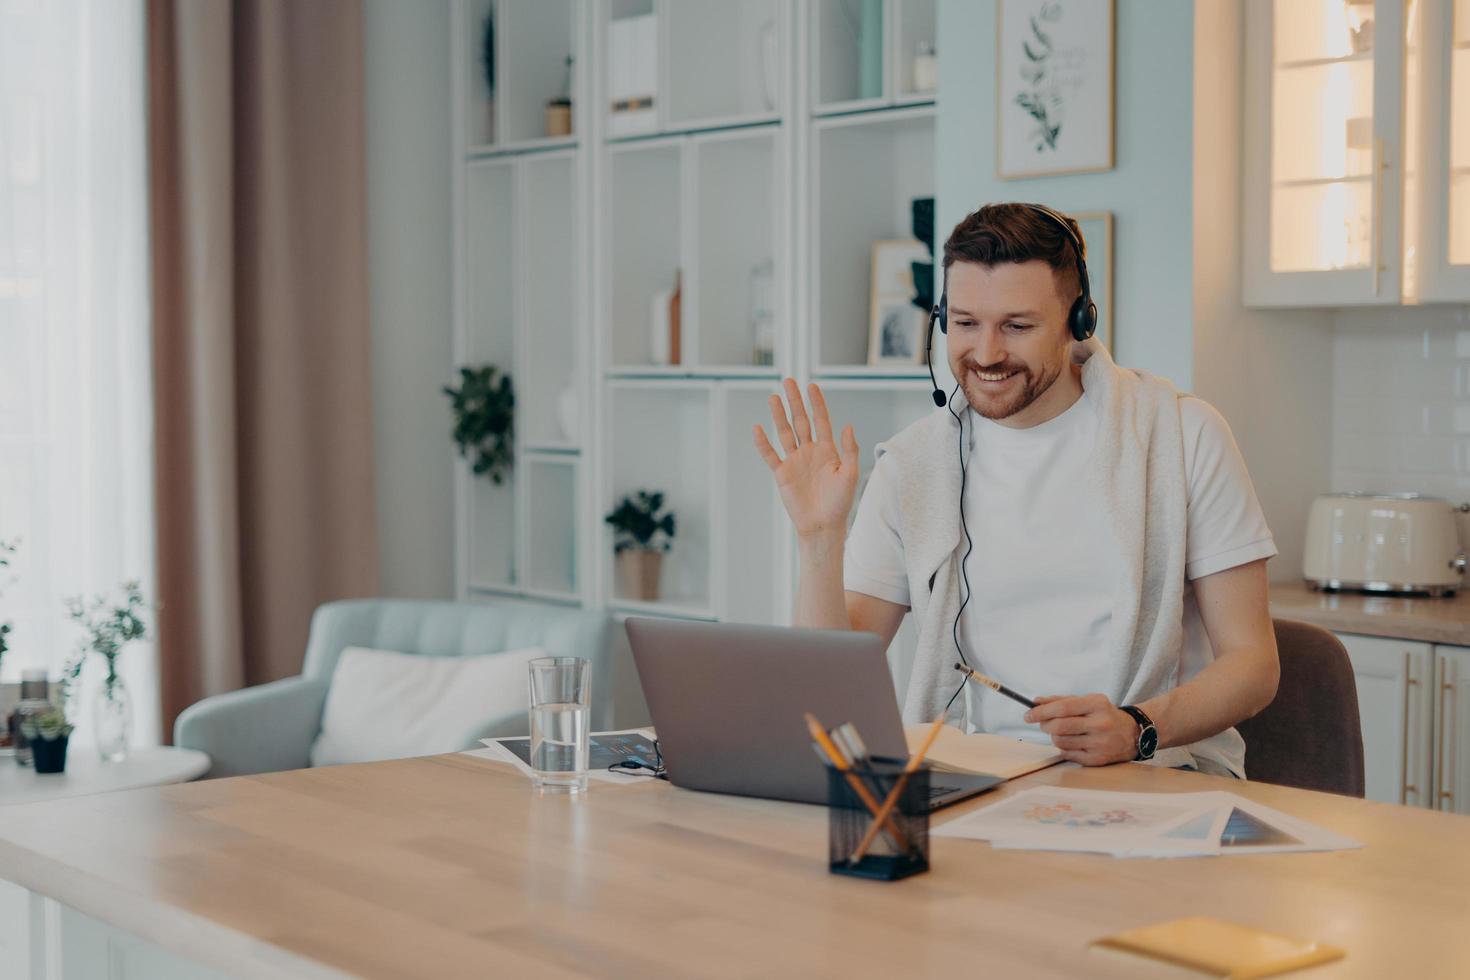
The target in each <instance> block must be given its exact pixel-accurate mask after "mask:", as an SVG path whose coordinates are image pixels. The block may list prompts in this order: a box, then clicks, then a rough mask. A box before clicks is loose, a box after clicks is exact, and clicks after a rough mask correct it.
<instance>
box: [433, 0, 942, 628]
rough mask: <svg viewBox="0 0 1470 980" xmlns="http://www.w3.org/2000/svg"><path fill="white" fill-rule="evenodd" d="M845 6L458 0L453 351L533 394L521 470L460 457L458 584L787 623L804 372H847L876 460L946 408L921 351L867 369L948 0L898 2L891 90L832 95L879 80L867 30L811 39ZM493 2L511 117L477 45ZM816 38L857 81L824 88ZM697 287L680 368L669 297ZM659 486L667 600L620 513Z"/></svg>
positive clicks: (502, 89) (683, 296) (866, 462)
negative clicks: (790, 502) (873, 274)
mask: <svg viewBox="0 0 1470 980" xmlns="http://www.w3.org/2000/svg"><path fill="white" fill-rule="evenodd" d="M860 6H861V4H860V3H859V2H857V0H847V3H846V7H847V8H850V9H852V10H859V9H860ZM843 9H844V7H843V4H841V3H837V2H835V0H812V2H807V0H492V2H486V0H456V12H455V18H454V35H453V37H452V38H451V44H450V50H451V54H452V56H453V57H454V58H455V59H456V67H455V71H454V77H455V78H456V80H457V81H456V100H457V102H456V111H455V115H454V118H455V119H456V121H457V123H456V133H455V160H456V165H455V174H454V185H455V214H456V220H457V224H458V227H457V239H456V249H455V254H456V325H457V330H456V336H457V343H456V365H458V364H481V363H486V362H490V363H494V364H497V365H499V366H508V367H509V369H510V370H511V373H512V376H513V379H514V382H515V388H516V392H517V416H516V447H515V449H516V458H515V463H514V470H513V476H512V478H511V479H510V480H508V481H507V483H506V484H505V485H503V486H495V485H494V484H492V483H491V482H490V481H489V480H488V479H485V478H483V477H481V478H473V477H471V475H470V474H469V473H468V471H467V469H466V467H464V466H463V465H462V464H457V466H458V478H457V487H458V490H459V492H458V504H457V507H458V517H457V520H458V525H457V526H458V528H459V529H460V533H459V534H458V535H457V539H458V541H459V549H460V555H459V579H458V581H459V592H460V594H461V596H463V597H472V596H474V595H477V594H488V593H494V594H514V595H519V596H523V597H526V598H530V599H538V600H548V601H556V602H577V603H581V604H584V605H589V606H606V607H609V608H611V609H613V610H614V611H615V612H617V613H618V614H641V615H660V616H673V617H685V618H697V619H717V620H734V621H745V622H774V623H789V622H790V620H791V612H792V610H791V596H792V594H793V588H794V573H795V568H794V564H795V555H796V549H795V542H794V539H793V535H792V532H791V528H790V524H789V522H788V520H787V518H786V515H785V512H784V510H783V509H782V507H781V503H780V498H779V495H778V494H777V492H776V488H775V486H774V483H773V481H772V480H771V477H770V473H769V472H768V470H767V469H766V466H765V464H764V463H763V462H762V461H761V459H760V457H759V456H758V455H757V454H756V452H755V449H754V445H753V441H752V436H751V426H752V425H753V424H757V423H760V424H766V425H769V421H770V409H769V406H768V403H767V402H768V398H769V396H770V395H771V394H772V393H774V392H776V391H778V390H779V384H780V378H781V377H783V376H792V377H795V378H796V379H797V380H798V381H799V382H801V383H802V384H803V385H804V384H805V383H806V381H808V380H810V379H811V378H814V377H820V378H821V379H822V384H823V386H824V390H826V392H827V394H828V400H829V403H830V404H831V405H832V408H833V412H834V415H835V417H836V421H837V422H838V423H839V425H840V424H845V423H848V422H850V423H852V424H853V425H854V426H855V427H856V429H857V433H858V438H859V440H860V444H861V446H862V449H863V467H864V472H865V474H866V472H867V469H868V467H870V466H871V463H872V447H873V444H874V443H876V442H878V441H881V440H882V439H885V438H887V437H888V436H890V435H892V434H893V433H895V432H897V431H898V430H899V429H900V428H902V427H903V426H904V425H906V424H908V423H909V422H910V421H912V420H913V419H915V418H918V417H919V416H921V415H923V414H924V413H925V412H926V411H930V410H932V407H931V406H930V403H929V400H928V394H927V388H926V386H925V385H924V384H921V383H919V382H918V381H917V380H915V378H916V377H918V376H922V374H923V366H922V364H919V363H915V364H914V365H913V367H912V370H909V369H907V368H899V369H898V370H895V369H894V368H893V367H886V368H884V369H875V368H869V367H868V366H867V335H868V328H867V324H868V296H869V276H870V257H871V247H870V245H871V242H872V241H874V240H880V239H893V238H906V237H909V224H910V206H911V202H912V199H913V198H916V197H929V196H932V195H933V192H934V163H933V149H934V116H933V106H932V104H931V103H932V100H933V97H934V96H933V93H932V92H924V91H918V90H916V89H915V87H914V85H913V84H912V82H913V80H914V78H915V73H914V69H913V56H914V53H915V52H917V51H919V50H920V45H921V44H923V45H925V46H927V45H932V42H933V34H934V3H933V0H886V2H880V3H879V4H878V9H877V14H876V22H877V23H878V25H879V28H878V29H879V30H880V31H881V32H882V37H881V39H880V42H881V47H882V50H883V52H884V54H883V67H882V68H881V74H882V81H881V91H880V92H879V93H878V95H877V97H875V98H873V99H856V98H853V97H850V96H848V95H844V94H843V93H842V92H840V91H838V89H837V88H834V87H833V86H836V85H840V84H845V83H844V82H842V81H841V80H842V79H844V78H849V77H850V78H853V79H856V78H857V77H858V68H857V66H856V65H855V64H852V63H848V64H844V59H847V60H848V61H849V62H850V61H851V60H852V59H855V58H856V57H857V50H856V48H854V47H852V46H850V45H849V46H848V47H846V48H844V47H843V46H842V45H841V44H839V43H837V41H836V40H835V39H829V41H828V42H827V43H826V45H825V46H823V45H821V44H819V43H818V37H817V36H816V35H815V34H814V33H813V32H814V31H821V30H827V29H829V28H831V29H835V27H834V24H835V21H834V20H833V18H834V17H840V16H842V13H843ZM492 11H493V13H494V16H495V17H496V46H497V51H498V55H497V67H498V69H499V70H498V71H497V80H496V93H497V94H496V108H495V113H494V124H493V125H492V124H491V123H490V122H489V121H488V120H489V118H490V117H489V113H488V111H487V108H486V106H485V101H486V100H485V98H484V94H483V93H484V86H483V66H482V65H481V63H480V61H479V48H480V45H481V43H482V39H483V26H484V18H485V17H486V16H488V15H490V13H491V12H492ZM869 15H870V17H871V16H873V13H872V11H870V14H869ZM639 18H649V19H648V20H643V21H639V20H638V19H639ZM630 26H635V27H637V30H638V31H641V32H642V34H641V35H640V36H641V37H642V38H644V39H645V40H646V41H647V53H648V57H650V58H652V59H653V60H654V61H655V62H656V66H657V67H656V70H655V71H653V72H652V73H650V74H648V78H649V79H650V80H649V81H648V83H647V84H648V87H649V88H651V90H652V91H651V92H649V93H648V95H649V98H650V99H651V105H649V106H648V107H646V110H645V111H644V112H643V114H642V115H641V116H639V117H637V118H636V119H632V118H631V117H627V116H620V117H618V118H616V119H614V118H613V113H614V110H613V108H612V104H613V102H614V101H616V100H615V99H614V97H613V96H614V94H615V92H614V88H615V86H617V87H620V88H619V91H620V92H621V93H623V94H626V93H627V92H630V91H632V90H633V89H636V88H637V87H638V86H639V85H640V84H643V83H642V82H640V81H638V80H636V79H635V80H634V81H632V82H630V81H629V76H628V75H627V73H626V66H624V67H621V68H620V67H618V66H615V65H613V64H612V63H611V62H610V60H609V59H610V57H611V52H610V50H609V35H610V34H612V33H613V32H614V31H615V30H616V31H619V32H625V31H627V30H628V29H629V27H630ZM623 43H626V42H623ZM819 49H820V50H821V58H822V59H823V61H822V63H823V64H824V65H825V70H826V71H827V72H829V73H830V74H831V78H832V79H834V80H835V81H832V82H831V83H830V84H829V85H828V87H827V89H824V90H823V91H825V92H827V93H828V94H826V95H824V96H823V97H822V98H821V99H820V100H819V99H818V98H817V97H816V94H815V93H816V92H817V90H818V88H819V87H820V85H821V82H820V79H818V78H817V76H816V75H815V72H816V70H817V57H818V55H817V52H818V50H819ZM925 50H927V47H925ZM568 56H570V57H572V59H573V63H574V66H575V70H574V71H573V73H572V77H573V90H572V101H573V107H574V120H573V132H574V134H575V135H574V136H573V137H571V138H570V139H560V140H547V139H544V138H541V137H539V136H538V135H537V131H536V129H535V127H534V122H535V120H536V119H537V118H538V117H537V115H536V114H537V113H538V112H540V111H541V109H542V107H543V104H544V101H545V100H546V99H547V98H549V97H551V96H553V95H556V94H559V88H558V87H559V86H560V85H561V84H562V81H561V77H563V76H557V77H555V78H553V73H552V71H551V69H550V67H549V66H551V65H563V66H564V64H565V59H566V58H567V57H568ZM906 79H907V80H908V81H905V80H906ZM630 119H631V121H633V122H635V123H636V125H633V126H632V127H631V129H630V127H629V125H628V124H629V122H630ZM615 125H616V128H617V132H616V134H615V133H614V127H615ZM829 248H830V251H831V253H832V255H833V256H837V260H835V261H834V260H832V259H830V258H829V257H828V256H827V251H828V249H829ZM819 256H820V257H821V258H820V261H819ZM676 281H677V282H678V284H679V290H680V316H679V321H680V332H679V349H680V357H679V363H677V364H670V363H662V358H660V357H659V356H658V355H659V354H660V353H661V351H660V350H659V349H660V348H664V347H667V346H670V340H671V338H669V337H668V336H667V335H666V334H665V335H663V336H660V337H657V338H656V336H655V332H654V320H655V317H654V311H655V307H656V304H659V303H663V302H666V300H667V297H666V296H664V295H663V294H666V293H668V292H670V291H672V290H673V289H674V288H675V284H676ZM916 313H917V311H916ZM758 328H759V329H758ZM818 365H820V368H818V367H817V366H818ZM829 379H830V380H829ZM640 489H648V490H657V491H662V492H663V493H664V494H665V500H666V506H667V507H668V508H669V509H670V510H672V511H673V512H674V514H675V517H676V521H677V533H676V535H675V538H674V542H673V548H672V550H671V551H670V552H669V553H668V554H667V555H666V556H665V561H664V569H663V573H662V584H661V591H660V596H659V598H658V599H657V600H656V601H651V602H649V601H642V600H638V599H634V598H630V597H628V596H625V595H622V594H620V591H619V585H618V582H617V576H616V574H615V563H614V560H613V550H612V541H613V535H612V531H611V529H610V528H609V527H607V525H606V523H605V522H604V520H603V516H604V515H605V514H606V513H608V512H609V511H610V510H611V509H612V507H613V505H614V504H615V503H616V502H617V500H618V499H620V498H621V497H622V496H624V495H627V494H631V493H634V492H635V491H637V490H640Z"/></svg>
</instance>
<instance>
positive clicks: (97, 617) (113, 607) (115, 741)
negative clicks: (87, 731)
mask: <svg viewBox="0 0 1470 980" xmlns="http://www.w3.org/2000/svg"><path fill="white" fill-rule="evenodd" d="M122 588H123V598H122V601H121V602H114V603H111V604H109V601H108V600H107V599H105V598H104V597H102V596H97V597H96V598H95V599H94V600H93V601H92V603H91V605H84V604H83V602H82V597H81V596H75V597H73V598H71V599H68V600H66V608H67V615H68V616H70V617H71V620H72V622H74V623H76V624H77V625H78V626H80V627H82V629H84V630H86V632H87V636H86V639H85V640H84V641H83V642H82V645H81V649H80V650H79V651H78V653H77V656H76V657H75V658H74V659H73V660H72V662H71V664H69V665H68V666H67V670H66V678H65V679H64V680H63V682H62V700H63V702H64V701H65V700H66V697H67V695H68V689H69V687H70V683H71V682H73V681H75V680H76V678H77V675H78V674H79V673H81V669H82V663H83V661H84V660H85V658H86V656H87V654H88V653H90V652H96V653H99V654H101V655H102V658H103V659H104V660H105V661H107V676H106V678H104V680H103V682H102V689H101V690H100V691H98V692H97V697H96V699H95V700H94V701H93V702H92V721H93V723H94V725H95V726H96V729H97V731H96V734H97V750H98V751H99V752H101V753H102V758H103V759H106V760H108V761H109V762H121V761H122V760H123V759H126V758H127V755H128V745H129V743H130V742H131V741H132V735H133V699H132V696H131V695H130V694H129V693H128V689H127V685H125V684H124V683H123V680H122V678H121V677H119V676H118V674H117V658H118V657H119V656H121V654H122V649H123V647H124V646H126V645H127V644H129V643H131V642H133V641H134V640H142V639H146V638H147V636H148V625H147V624H146V623H145V622H144V621H143V612H144V610H145V609H146V608H147V607H146V606H145V605H144V603H143V589H142V586H140V585H139V584H138V583H137V582H124V583H123V586H122Z"/></svg>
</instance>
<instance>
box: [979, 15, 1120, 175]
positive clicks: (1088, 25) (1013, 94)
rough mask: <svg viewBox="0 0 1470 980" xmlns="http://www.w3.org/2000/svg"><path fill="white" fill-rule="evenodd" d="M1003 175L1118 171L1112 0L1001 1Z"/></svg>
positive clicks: (998, 146)
mask: <svg viewBox="0 0 1470 980" xmlns="http://www.w3.org/2000/svg"><path fill="white" fill-rule="evenodd" d="M996 46H997V50H996V59H995V72H996V78H995V82H996V84H995V92H996V96H995V99H996V105H995V127H996V133H995V153H996V173H997V174H998V175H999V176H1000V177H1002V178H1012V177H1038V176H1042V175H1045V174H1075V173H1089V172H1092V171H1098V170H1111V169H1113V0H997V2H996Z"/></svg>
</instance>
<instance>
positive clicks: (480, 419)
mask: <svg viewBox="0 0 1470 980" xmlns="http://www.w3.org/2000/svg"><path fill="white" fill-rule="evenodd" d="M496 373H497V372H496V368H495V365H493V364H486V365H484V366H483V367H478V368H472V367H462V368H460V369H459V387H458V388H452V387H449V386H445V388H444V389H443V391H444V394H446V395H448V396H449V403H450V409H451V411H453V412H454V442H455V445H457V446H458V447H459V454H460V455H461V456H463V457H464V458H465V459H467V460H470V461H471V469H472V470H473V471H474V473H475V475H476V476H479V475H480V474H482V473H483V474H488V475H489V476H490V479H492V480H494V481H495V482H496V484H500V483H502V482H504V480H505V472H506V470H508V469H509V468H510V465H511V458H512V457H511V440H512V436H513V423H514V421H515V407H516V396H515V392H514V391H513V390H512V388H511V384H510V376H509V375H501V376H500V379H499V380H498V381H497V380H496V377H495V375H496Z"/></svg>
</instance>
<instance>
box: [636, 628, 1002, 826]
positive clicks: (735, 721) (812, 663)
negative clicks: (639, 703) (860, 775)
mask: <svg viewBox="0 0 1470 980" xmlns="http://www.w3.org/2000/svg"><path fill="white" fill-rule="evenodd" d="M626 626H627V630H628V640H629V642H630V643H631V644H632V647H633V662H634V663H635V664H636V665H637V668H638V678H639V680H640V681H641V682H642V684H643V694H644V697H645V698H646V699H647V701H648V709H649V712H650V713H651V714H652V715H653V724H654V727H655V728H656V729H657V730H658V745H659V750H660V752H661V754H662V755H663V762H664V768H665V771H666V772H667V773H668V777H669V782H671V783H673V784H674V785H675V786H682V787H684V788H685V789H698V790H705V791H708V792H712V793H731V794H735V795H738V796H758V797H763V798H765V799H771V800H793V801H795V802H798V803H822V804H825V803H826V802H827V770H826V767H825V766H824V765H823V764H822V762H821V761H820V760H819V759H818V757H817V755H816V753H814V752H813V751H812V737H811V733H810V732H808V731H807V727H806V721H805V720H804V715H805V714H806V713H807V712H811V713H812V714H813V715H815V716H816V717H817V719H818V720H819V721H821V723H822V724H823V725H824V726H826V727H827V728H835V727H836V726H838V725H840V724H842V723H844V722H851V723H852V725H853V726H854V727H856V728H857V730H858V733H859V734H860V735H862V737H863V741H864V742H865V743H866V744H867V747H868V751H869V753H870V754H872V755H875V756H890V757H896V758H907V757H908V746H907V745H906V743H905V742H904V736H903V722H902V720H901V719H900V717H899V713H898V697H897V695H896V694H895V693H894V690H893V678H892V677H891V676H890V675H889V673H888V660H887V658H886V657H885V656H884V650H883V641H882V640H881V639H880V638H879V637H878V635H877V634H875V633H856V632H852V631H850V630H808V629H786V628H783V627H779V626H747V625H741V624H735V623H700V622H682V621H677V620H666V619H646V618H641V617H634V618H630V619H628V620H627V623H626ZM930 781H931V786H930V809H931V810H933V809H938V808H939V807H942V806H947V805H949V804H951V803H958V802H959V801H960V800H965V799H969V798H970V797H972V796H976V795H978V794H980V793H983V792H985V791H986V790H988V789H990V788H991V787H992V786H995V785H997V784H998V783H1000V782H1001V781H1002V780H1001V779H1000V777H998V776H981V775H970V774H961V773H949V772H937V771H936V772H932V773H931V775H930Z"/></svg>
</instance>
